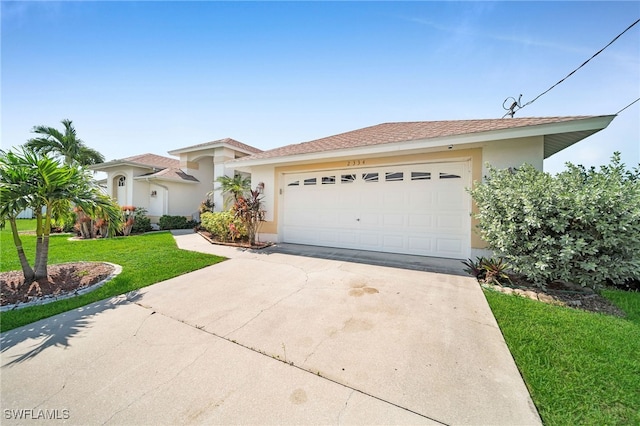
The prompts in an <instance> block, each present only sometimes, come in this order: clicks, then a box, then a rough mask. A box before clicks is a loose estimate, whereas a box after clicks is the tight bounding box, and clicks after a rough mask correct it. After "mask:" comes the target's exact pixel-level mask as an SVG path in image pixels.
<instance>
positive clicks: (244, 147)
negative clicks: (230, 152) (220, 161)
mask: <svg viewBox="0 0 640 426" xmlns="http://www.w3.org/2000/svg"><path fill="white" fill-rule="evenodd" d="M224 145H228V146H231V147H233V148H237V149H238V150H240V151H243V152H246V153H247V154H255V153H259V152H262V150H261V149H258V148H254V147H252V146H251V145H247V144H245V143H242V142H239V141H237V140H235V139H231V138H224V139H218V140H215V141H210V142H204V143H199V144H197V145H191V146H187V147H184V148H178V149H174V150H171V151H169V154H179V153H182V152H189V151H199V150H202V149H208V148H215V147H218V146H224Z"/></svg>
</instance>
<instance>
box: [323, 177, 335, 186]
mask: <svg viewBox="0 0 640 426" xmlns="http://www.w3.org/2000/svg"><path fill="white" fill-rule="evenodd" d="M334 183H336V177H335V176H323V177H322V184H323V185H332V184H334Z"/></svg>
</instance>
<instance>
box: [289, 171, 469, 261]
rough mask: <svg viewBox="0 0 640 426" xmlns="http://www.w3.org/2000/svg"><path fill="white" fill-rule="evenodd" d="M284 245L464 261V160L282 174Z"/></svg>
mask: <svg viewBox="0 0 640 426" xmlns="http://www.w3.org/2000/svg"><path fill="white" fill-rule="evenodd" d="M284 183H285V187H284V191H283V194H284V203H283V204H284V208H283V211H282V214H283V226H282V234H283V241H285V242H290V243H298V244H310V245H320V246H328V247H342V248H353V249H362V250H373V251H383V252H391V253H406V254H418V255H424V256H438V257H448V258H457V259H462V258H467V257H468V256H469V246H470V232H471V229H470V227H471V225H470V220H471V219H470V209H471V199H470V196H469V195H468V194H467V192H466V191H465V188H466V187H468V186H470V173H469V168H468V165H467V163H438V164H414V165H402V166H397V167H389V166H385V167H375V168H373V167H372V168H362V169H348V170H331V171H322V172H311V173H297V174H286V175H285V176H284Z"/></svg>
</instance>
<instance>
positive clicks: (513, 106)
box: [502, 19, 640, 118]
mask: <svg viewBox="0 0 640 426" xmlns="http://www.w3.org/2000/svg"><path fill="white" fill-rule="evenodd" d="M638 22H640V19H637V20H636V21H635V22H634V23H633V24H631V25H629V26H628V27H627V28H626V29H625V30H624V31H622V32H621V33H620V34H618V35H617V36H616V37H615V38H614V39H613V40H611V41H610V42H609V43H608V44H607V45H606V46H605V47H603V48H602V49H600V50H598V51H597V52H596V53H594V54H593V55H592V56H591V57H590V58H589V59H587V60H586V61H584V62H583V63H582V65H580V66H579V67H578V68H576V69H574V70H573V71H571V72H570V73H569V74H567V76H566V77H564V78H563V79H562V80H560V81H558V82H557V83H556V84H554V85H553V86H551V87H549V88H548V89H547V90H545V91H544V92H542V93H540V94H539V95H538V96H536V97H535V98H533V100H531V101H529V102H527V103H526V104H524V105H521V104H520V99H521V98H522V95H520V97H519V98H518V100H516V99H515V98H514V97H512V96H510V97H508V98H507V99H505V100H504V102H503V103H502V108H504V109H506V110H507V113H506V114H505V115H503V116H502V118H505V117H506V116H507V115H510V116H511V117H513V115H514V114H515V113H516V111H519V110H521V109H522V108H524V107H526V106H527V105H531V104H532V103H534V102H535V101H536V100H538V98H540V97H541V96H542V95H544V94H546V93H548V92H549V91H550V90H551V89H553V88H554V87H556V86H557V85H558V84H560V83H562V82H563V81H565V80H566V79H567V78H569V77H571V76H572V75H573V74H574V73H575V72H576V71H578V70H579V69H580V68H582V67H584V66H585V65H587V63H588V62H589V61H590V60H592V59H593V58H595V57H596V56H598V55H599V54H600V53H602V51H603V50H604V49H606V48H607V47H609V46H611V45H612V44H613V43H614V42H615V41H616V40H618V39H619V38H620V37H621V36H622V35H623V34H624V33H626V32H627V31H629V30H630V29H631V28H632V27H633V26H634V25H636V24H637V23H638ZM509 100H512V103H511V106H510V107H509V108H505V106H504V105H505V104H506V103H507V101H509ZM516 108H517V109H516Z"/></svg>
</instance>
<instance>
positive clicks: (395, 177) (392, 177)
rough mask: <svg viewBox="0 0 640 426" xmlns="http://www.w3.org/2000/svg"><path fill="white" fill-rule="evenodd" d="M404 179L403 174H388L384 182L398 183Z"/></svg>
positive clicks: (385, 175)
mask: <svg viewBox="0 0 640 426" xmlns="http://www.w3.org/2000/svg"><path fill="white" fill-rule="evenodd" d="M403 179H404V173H402V172H387V173H385V174H384V180H385V181H387V182H398V181H402V180H403Z"/></svg>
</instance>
